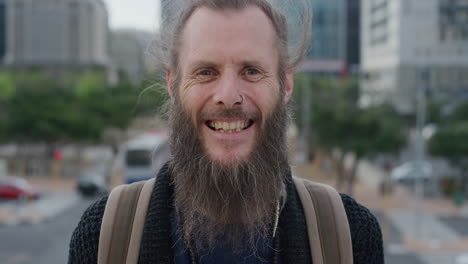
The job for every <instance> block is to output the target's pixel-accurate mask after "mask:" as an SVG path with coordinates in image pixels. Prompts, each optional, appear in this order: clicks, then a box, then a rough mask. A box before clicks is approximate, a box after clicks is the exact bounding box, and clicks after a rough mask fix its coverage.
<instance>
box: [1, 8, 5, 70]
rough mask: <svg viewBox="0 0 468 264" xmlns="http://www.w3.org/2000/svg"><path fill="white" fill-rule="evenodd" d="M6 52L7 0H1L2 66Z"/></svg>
mask: <svg viewBox="0 0 468 264" xmlns="http://www.w3.org/2000/svg"><path fill="white" fill-rule="evenodd" d="M5 52H6V6H5V0H0V64H2V62H3V57H4V56H5Z"/></svg>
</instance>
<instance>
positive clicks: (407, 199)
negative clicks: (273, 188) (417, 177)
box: [293, 157, 468, 264]
mask: <svg viewBox="0 0 468 264" xmlns="http://www.w3.org/2000/svg"><path fill="white" fill-rule="evenodd" d="M319 164H320V157H317V160H316V162H315V163H311V164H305V165H298V166H295V167H293V173H294V174H295V175H297V176H299V177H303V178H307V179H311V180H314V181H317V182H322V183H326V184H329V185H332V186H336V176H335V175H334V171H331V172H330V173H328V175H327V173H324V172H323V170H322V169H321V168H320V165H319ZM357 173H358V174H357V182H356V184H355V186H354V193H353V198H355V199H356V200H357V201H358V202H359V203H361V204H363V205H364V206H366V207H367V208H369V209H370V210H372V211H374V212H381V213H384V214H385V215H387V219H390V222H389V223H386V222H385V221H382V222H381V227H382V230H383V232H384V234H388V232H389V231H388V230H389V226H390V225H391V226H392V227H395V228H396V229H397V231H398V232H399V233H400V235H401V236H400V238H399V243H401V244H398V245H393V244H392V245H390V244H388V242H389V241H388V240H387V241H386V245H387V248H400V247H401V248H404V251H405V252H411V253H414V254H416V255H417V256H418V257H419V258H420V259H421V260H422V261H423V262H424V263H426V264H432V263H444V264H445V263H454V264H455V263H459V262H456V260H455V259H456V258H457V257H458V256H460V255H462V254H463V253H467V252H468V232H465V230H464V229H463V230H461V228H458V229H457V228H454V227H455V226H454V225H449V224H448V223H450V222H455V221H443V220H442V219H457V220H458V222H459V224H458V225H459V226H460V227H461V226H463V225H468V216H467V214H466V212H467V211H468V206H467V205H466V204H465V205H464V206H463V207H461V208H458V207H456V206H455V205H454V204H453V202H452V201H451V200H448V199H442V198H426V199H424V200H423V201H422V202H421V203H418V201H417V199H416V198H415V196H414V195H413V194H412V193H411V192H410V191H408V190H407V189H405V188H403V187H401V186H395V187H394V191H393V193H392V194H391V195H390V196H389V197H388V199H387V200H384V199H383V198H382V197H381V196H380V195H379V193H378V183H379V182H380V180H381V178H382V177H383V175H384V172H383V171H382V170H381V169H380V168H378V167H376V166H373V165H372V164H371V163H369V162H367V161H364V162H362V163H361V164H360V166H359V168H358V171H357ZM383 219H385V218H383ZM463 223H464V224H463ZM459 231H460V232H459ZM462 231H463V232H462ZM387 236H388V235H387ZM392 243H393V242H392Z"/></svg>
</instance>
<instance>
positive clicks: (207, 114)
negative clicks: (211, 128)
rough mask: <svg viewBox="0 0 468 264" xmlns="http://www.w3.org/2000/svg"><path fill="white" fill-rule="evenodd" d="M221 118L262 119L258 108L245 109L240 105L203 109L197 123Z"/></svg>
mask: <svg viewBox="0 0 468 264" xmlns="http://www.w3.org/2000/svg"><path fill="white" fill-rule="evenodd" d="M221 119H244V120H249V119H250V120H253V121H257V122H258V121H262V114H261V112H260V111H259V110H257V109H255V110H246V109H242V107H240V106H238V107H232V108H216V109H205V110H203V111H202V112H201V113H200V115H199V116H198V123H199V124H201V123H204V122H206V121H209V120H221Z"/></svg>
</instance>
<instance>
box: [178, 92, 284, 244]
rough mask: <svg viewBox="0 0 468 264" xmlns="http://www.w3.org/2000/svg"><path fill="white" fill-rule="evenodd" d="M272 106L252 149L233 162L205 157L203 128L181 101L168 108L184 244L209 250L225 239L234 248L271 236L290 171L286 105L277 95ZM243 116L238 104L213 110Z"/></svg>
mask: <svg viewBox="0 0 468 264" xmlns="http://www.w3.org/2000/svg"><path fill="white" fill-rule="evenodd" d="M176 101H177V100H176ZM273 109H274V111H273V112H272V113H271V114H270V116H269V117H268V118H267V119H266V120H265V122H264V126H263V128H260V127H261V126H258V127H259V128H257V131H256V141H255V145H254V147H253V150H252V152H251V153H250V154H249V156H248V157H247V158H245V159H244V160H240V161H236V162H233V163H232V164H221V163H220V162H217V161H213V160H212V159H211V158H210V157H209V155H208V153H207V152H206V149H205V147H204V144H203V141H202V139H201V136H200V135H201V132H200V131H199V130H197V129H196V127H195V125H194V124H193V121H192V119H191V117H190V115H189V114H187V113H186V112H185V111H184V108H183V106H181V105H180V103H177V102H176V103H175V104H174V105H173V106H172V109H170V113H169V121H170V126H171V131H172V133H171V135H170V143H171V151H172V155H173V160H172V163H171V170H172V175H173V181H174V186H175V205H176V209H177V211H178V213H179V214H180V215H181V216H182V225H183V234H184V239H185V241H186V242H188V243H186V245H187V246H188V245H190V246H192V247H195V248H196V249H197V250H198V249H201V248H204V249H212V248H213V247H214V245H219V244H220V243H227V244H228V245H229V246H230V247H232V248H233V249H234V251H236V252H242V251H243V250H245V249H247V248H248V249H250V250H254V251H256V243H257V241H258V239H266V238H267V237H268V236H271V234H272V229H273V227H272V224H273V219H274V217H275V208H276V205H277V203H278V201H279V199H280V195H281V194H280V192H281V189H282V185H283V183H284V180H285V176H286V175H287V172H288V170H289V162H288V161H289V159H288V147H287V140H286V129H287V124H288V121H289V114H288V110H287V106H286V105H285V104H284V103H283V102H282V101H281V100H278V101H277V103H276V106H275V107H274V108H273ZM245 115H246V114H245V113H242V110H240V109H227V110H223V111H218V112H217V116H224V117H228V118H234V117H244V116H245Z"/></svg>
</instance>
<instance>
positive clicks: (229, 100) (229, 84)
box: [213, 72, 244, 108]
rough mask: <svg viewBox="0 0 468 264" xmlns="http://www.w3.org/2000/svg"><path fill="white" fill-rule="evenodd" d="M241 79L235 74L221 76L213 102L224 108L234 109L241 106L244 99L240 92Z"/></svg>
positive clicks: (227, 73) (228, 73) (229, 73)
mask: <svg viewBox="0 0 468 264" xmlns="http://www.w3.org/2000/svg"><path fill="white" fill-rule="evenodd" d="M240 85H241V83H240V79H239V77H238V76H237V74H235V73H233V72H225V73H224V74H223V75H222V76H221V80H220V81H219V83H218V85H217V87H216V90H215V93H214V95H213V101H214V103H215V104H216V105H218V106H224V107H228V108H232V107H234V106H236V105H241V104H242V103H243V101H244V98H243V97H242V95H241V94H240V92H239V88H240Z"/></svg>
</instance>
